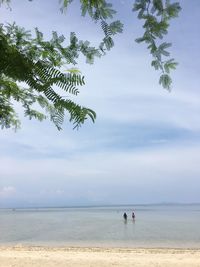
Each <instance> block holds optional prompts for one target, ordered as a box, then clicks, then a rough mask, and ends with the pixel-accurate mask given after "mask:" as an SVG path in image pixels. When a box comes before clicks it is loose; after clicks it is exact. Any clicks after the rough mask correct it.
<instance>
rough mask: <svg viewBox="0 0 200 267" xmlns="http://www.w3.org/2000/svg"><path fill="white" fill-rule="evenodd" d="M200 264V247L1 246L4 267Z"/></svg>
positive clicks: (171, 266)
mask: <svg viewBox="0 0 200 267" xmlns="http://www.w3.org/2000/svg"><path fill="white" fill-rule="evenodd" d="M11 266H12V267H19V266H20V267H33V266H34V267H42V266H45V267H55V266H56V267H66V266H70V267H76V266H77V267H79V266H80V267H88V266H90V267H93V266H95V267H110V266H116V267H121V266H122V267H128V266H135V267H136V266H140V267H155V266H156V267H174V266H176V267H188V266H190V267H200V248H198V249H197V248H196V249H193V248H187V249H186V248H121V247H116V248H113V247H111V248H110V247H104V248H102V247H73V246H63V247H48V246H22V245H17V246H0V267H11Z"/></svg>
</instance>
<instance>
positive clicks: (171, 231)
mask: <svg viewBox="0 0 200 267" xmlns="http://www.w3.org/2000/svg"><path fill="white" fill-rule="evenodd" d="M132 210H134V211H135V214H136V218H135V221H133V220H132V218H131V212H132ZM124 212H127V214H128V220H127V222H125V221H124V220H123V213H124ZM0 245H35V246H96V247H102V246H103V247H152V248H153V247H176V248H200V205H135V206H118V207H88V208H43V209H15V210H11V209H1V210H0Z"/></svg>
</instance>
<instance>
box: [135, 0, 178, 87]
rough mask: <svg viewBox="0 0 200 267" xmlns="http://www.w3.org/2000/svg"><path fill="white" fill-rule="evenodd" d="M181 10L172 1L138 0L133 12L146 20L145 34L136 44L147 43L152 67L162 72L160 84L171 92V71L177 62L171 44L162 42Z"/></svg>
mask: <svg viewBox="0 0 200 267" xmlns="http://www.w3.org/2000/svg"><path fill="white" fill-rule="evenodd" d="M180 10H181V7H180V5H179V3H178V2H175V3H171V2H170V0H136V1H135V4H134V8H133V11H136V12H138V18H139V19H140V20H144V24H143V28H144V34H143V36H142V37H140V38H137V39H136V42H138V43H141V42H145V43H146V44H147V48H148V49H149V51H150V53H151V55H152V57H153V60H152V62H151V65H152V66H153V67H154V68H155V70H159V71H160V72H161V75H160V79H159V83H160V84H161V85H162V86H163V87H164V88H165V89H168V90H170V88H171V84H172V79H171V77H170V71H171V70H173V69H175V68H176V66H177V62H175V60H174V59H173V58H170V59H165V58H168V57H169V56H170V53H169V51H168V48H169V47H171V43H167V42H161V40H162V39H163V37H164V36H165V35H166V34H167V33H168V28H169V21H170V20H171V19H173V18H176V17H177V16H178V14H179V12H180Z"/></svg>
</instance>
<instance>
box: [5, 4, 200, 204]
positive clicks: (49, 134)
mask: <svg viewBox="0 0 200 267" xmlns="http://www.w3.org/2000/svg"><path fill="white" fill-rule="evenodd" d="M112 3H113V4H114V8H115V9H116V10H117V12H118V13H117V16H116V18H117V19H120V20H121V21H122V22H123V23H124V32H123V34H120V35H118V36H116V38H115V46H114V48H113V49H112V50H111V51H110V52H109V53H108V54H107V55H106V56H105V57H102V58H100V59H96V60H95V63H94V64H93V65H88V64H86V63H85V61H84V60H83V58H80V60H79V62H78V65H77V67H78V68H79V69H80V70H81V72H82V74H83V75H84V76H85V82H86V84H85V86H83V87H81V88H80V94H79V95H78V96H77V97H76V99H74V100H75V101H76V102H78V103H80V104H82V105H85V106H87V107H90V108H92V109H93V110H95V111H96V113H97V120H96V122H95V123H94V124H93V123H92V122H91V121H89V120H88V121H87V122H86V123H85V124H84V125H83V126H82V127H81V128H80V129H79V130H78V131H77V130H73V125H72V124H70V123H69V122H68V120H66V122H65V125H64V127H63V130H62V131H58V130H57V129H56V128H55V126H54V125H52V124H51V123H50V122H49V121H45V122H37V121H34V120H28V119H26V118H24V117H23V113H22V112H21V110H20V108H19V107H17V109H18V110H19V116H20V119H21V121H22V126H21V129H20V130H18V131H17V132H14V131H13V130H11V129H4V130H1V132H0V207H1V208H5V207H44V206H76V205H105V204H110V205H115V204H146V203H174V202H178V203H197V202H200V194H199V189H200V179H199V177H200V116H199V115H200V91H199V84H200V75H199V73H200V60H199V58H200V50H199V42H200V31H199V23H198V22H199V14H200V1H199V0H192V1H187V0H181V1H180V4H181V6H182V11H181V13H180V16H179V18H177V19H175V20H174V21H173V22H172V23H171V26H170V30H169V34H168V36H167V37H166V41H169V42H172V43H173V46H172V48H171V49H170V52H171V54H172V57H174V58H175V59H176V61H178V62H179V65H178V68H177V70H176V71H174V72H173V74H172V78H173V87H172V91H171V92H170V93H169V92H168V91H166V90H164V89H163V88H162V87H161V86H160V85H159V84H158V79H159V73H158V72H156V71H154V70H153V69H152V68H151V66H150V63H151V56H150V55H149V53H148V51H147V49H146V47H145V45H143V44H142V45H138V44H136V43H135V41H134V40H135V39H136V38H137V37H139V36H141V34H142V26H141V23H140V22H138V20H137V16H136V14H134V13H133V12H132V11H131V8H132V4H133V0H132V1H129V0H118V1H112ZM11 8H12V10H11V11H10V10H9V9H7V8H6V7H1V8H0V16H1V23H2V22H3V23H4V22H8V23H10V22H13V21H16V23H17V24H18V25H20V26H23V27H25V28H26V29H30V30H33V29H34V28H35V27H36V26H37V27H38V28H39V29H40V30H41V31H42V32H43V33H44V35H45V37H46V38H47V39H48V38H49V37H50V35H51V32H52V31H53V30H56V31H58V33H60V34H64V35H65V36H66V39H67V38H68V36H69V34H70V32H76V33H77V36H78V37H79V38H80V39H82V40H89V41H91V44H97V43H99V42H100V40H101V38H102V32H101V28H100V27H99V25H98V24H95V23H93V22H92V21H91V20H90V19H89V18H87V17H86V18H83V17H81V15H80V10H79V6H78V1H75V2H74V4H72V5H71V6H70V8H69V9H68V11H67V13H66V14H61V13H60V11H59V4H58V1H57V0H43V1H39V0H34V1H32V2H29V1H27V0H20V1H18V0H12V3H11Z"/></svg>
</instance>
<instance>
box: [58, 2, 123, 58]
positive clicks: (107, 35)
mask: <svg viewBox="0 0 200 267" xmlns="http://www.w3.org/2000/svg"><path fill="white" fill-rule="evenodd" d="M72 2H73V0H60V3H61V11H62V12H64V11H65V10H66V9H67V7H68V5H69V4H70V3H72ZM80 4H81V12H82V16H86V15H89V16H90V17H91V18H92V20H94V21H95V22H100V25H101V28H102V30H103V33H104V37H103V39H102V41H101V43H100V45H99V51H100V53H103V54H105V53H106V51H108V50H110V49H111V48H112V47H113V46H114V40H113V36H114V35H115V34H117V33H121V32H122V31H123V24H122V23H121V22H120V21H119V20H117V21H113V22H111V23H110V24H109V23H108V22H107V21H108V19H113V16H114V15H115V14H116V11H115V10H114V9H113V7H112V4H111V3H108V2H107V1H105V0H92V1H91V0H80Z"/></svg>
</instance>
